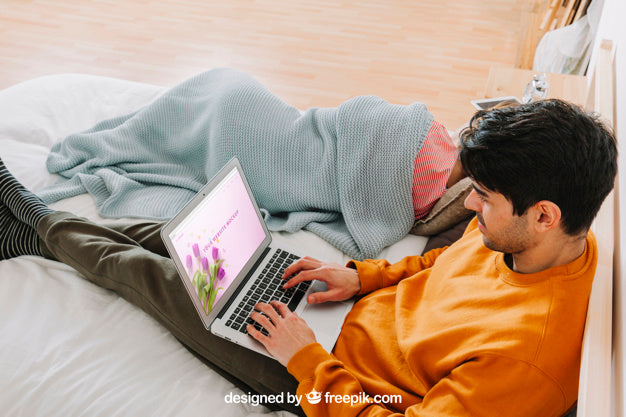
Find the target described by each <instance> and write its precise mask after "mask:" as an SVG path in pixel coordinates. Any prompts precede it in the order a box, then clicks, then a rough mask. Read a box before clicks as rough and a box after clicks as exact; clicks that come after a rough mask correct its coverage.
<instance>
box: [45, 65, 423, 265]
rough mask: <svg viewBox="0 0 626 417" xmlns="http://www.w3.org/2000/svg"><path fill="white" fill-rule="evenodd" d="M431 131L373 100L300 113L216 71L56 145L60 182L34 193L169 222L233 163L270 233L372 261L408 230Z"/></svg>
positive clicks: (417, 116) (53, 162)
mask: <svg viewBox="0 0 626 417" xmlns="http://www.w3.org/2000/svg"><path fill="white" fill-rule="evenodd" d="M431 123H432V115H431V114H430V113H429V112H428V110H427V109H426V106H425V105H423V104H421V103H414V104H411V105H408V106H404V105H394V104H390V103H388V102H386V101H384V100H382V99H380V98H377V97H373V96H366V97H356V98H353V99H350V100H348V101H346V102H344V103H342V104H341V105H339V106H338V107H336V108H311V109H309V110H307V111H305V112H303V113H302V112H300V111H299V110H298V109H296V108H294V107H292V106H289V105H288V104H286V103H284V102H283V101H281V100H280V99H279V98H277V97H276V96H274V95H273V94H272V93H270V92H269V91H268V90H267V89H266V88H265V87H264V86H263V85H262V84H260V83H259V82H258V81H256V80H255V79H253V78H252V77H250V76H248V75H246V74H244V73H242V72H239V71H236V70H233V69H215V70H211V71H207V72H204V73H201V74H199V75H197V76H195V77H193V78H191V79H189V80H187V81H185V82H183V83H181V84H179V85H177V86H175V87H173V88H171V89H169V90H168V91H166V92H165V93H164V94H163V95H161V96H160V97H159V98H157V99H156V100H155V101H154V102H152V103H151V104H149V105H147V106H146V107H144V108H142V109H139V110H138V111H136V112H134V113H131V114H128V115H125V116H121V117H117V118H113V119H109V120H105V121H102V122H100V123H98V124H97V125H96V126H94V127H93V128H91V129H89V130H87V131H85V132H82V133H78V134H73V135H70V136H69V137H67V138H65V140H63V141H62V142H59V143H57V144H56V145H54V147H53V148H52V150H51V153H50V155H49V156H48V159H47V168H48V171H50V172H51V173H58V174H60V175H61V181H60V182H59V183H57V184H54V185H52V186H49V187H47V188H45V189H43V190H40V191H39V192H38V194H39V196H40V197H41V198H42V199H43V200H44V201H46V202H48V203H51V202H54V201H57V200H60V199H63V198H68V197H72V196H75V195H78V194H82V193H86V192H87V193H89V194H91V195H92V196H93V198H94V199H95V202H96V205H97V207H98V211H99V213H100V214H101V215H102V216H104V217H111V218H117V217H140V218H150V219H169V218H171V217H173V216H174V215H175V214H176V213H177V212H178V210H180V209H181V208H182V207H183V206H184V205H185V203H186V202H187V201H189V200H190V199H191V198H192V197H193V196H194V194H195V193H196V192H197V191H198V190H200V188H202V186H203V185H204V184H206V182H208V180H209V179H210V178H211V177H212V176H213V175H214V174H216V173H217V172H218V171H219V169H220V168H221V167H222V166H223V165H224V164H226V162H228V161H229V160H230V159H231V158H232V157H233V156H237V157H238V158H239V160H240V162H241V165H242V167H243V170H244V172H245V174H246V177H247V178H248V181H249V183H250V187H251V189H252V192H253V194H254V196H255V198H256V200H257V203H258V205H259V207H261V208H262V210H263V214H264V216H265V221H266V223H267V225H268V228H269V229H270V230H273V231H289V232H294V231H297V230H300V229H306V230H309V231H311V232H313V233H315V234H317V235H319V236H320V237H322V238H323V239H325V240H326V241H328V242H329V243H331V244H333V245H334V246H336V247H337V248H339V249H340V250H342V251H343V252H344V253H346V254H348V255H349V256H351V257H352V258H354V259H365V258H374V257H376V255H378V254H379V253H380V251H381V250H382V249H383V248H384V247H386V246H388V245H390V244H392V243H395V242H396V241H398V240H400V239H401V238H402V237H404V236H405V235H406V234H407V233H408V232H409V230H410V229H411V226H412V225H413V221H414V218H413V204H412V196H411V187H412V177H413V168H414V163H415V156H416V155H417V152H418V151H419V149H420V147H421V146H422V143H423V142H424V139H425V137H426V134H427V132H428V129H429V128H430V125H431Z"/></svg>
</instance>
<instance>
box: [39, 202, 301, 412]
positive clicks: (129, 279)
mask: <svg viewBox="0 0 626 417" xmlns="http://www.w3.org/2000/svg"><path fill="white" fill-rule="evenodd" d="M162 226H163V223H155V222H146V223H141V224H112V225H108V226H103V225H99V224H96V223H93V222H91V221H88V220H86V219H83V218H79V217H76V216H74V215H72V214H70V213H64V212H55V213H53V214H50V215H48V216H46V217H44V218H43V219H42V220H41V221H40V222H39V225H38V228H37V232H38V234H39V236H40V238H41V240H42V243H43V244H42V248H43V251H44V254H45V256H46V257H48V258H50V259H54V260H57V261H60V262H63V263H64V264H66V265H69V266H71V267H73V268H74V269H76V270H77V271H78V272H80V273H81V274H82V275H83V276H84V277H85V278H86V279H88V280H89V281H91V282H93V283H94V284H96V285H98V286H100V287H104V288H107V289H110V290H113V291H115V292H116V293H117V294H119V295H120V296H121V297H123V298H124V299H126V300H127V301H129V302H131V303H133V304H135V305H136V306H138V307H140V308H141V309H142V310H144V311H145V312H146V313H148V314H149V315H150V316H152V317H153V318H155V319H156V320H157V321H158V322H159V323H161V324H162V325H163V326H165V327H166V328H167V329H168V330H169V331H170V332H171V333H172V334H173V335H174V336H175V337H176V338H177V339H178V340H179V341H180V342H181V343H182V344H183V345H185V346H186V347H187V348H188V349H189V350H191V351H192V352H193V353H194V354H196V356H198V357H199V358H200V359H202V360H203V362H205V363H207V364H208V365H209V366H211V367H212V368H213V369H215V370H216V371H218V372H219V373H220V374H222V375H223V376H225V377H226V378H228V379H229V380H231V381H232V382H233V383H235V384H236V385H238V386H239V387H240V388H241V389H243V390H244V392H248V391H249V390H254V391H256V392H257V393H260V394H272V393H281V392H284V393H285V395H286V393H287V392H291V393H295V391H296V388H297V381H296V380H295V378H293V377H292V376H291V375H290V374H289V373H288V372H287V370H286V369H285V368H284V367H283V366H282V365H280V364H279V363H278V362H277V361H275V360H273V359H270V358H267V357H265V356H263V355H260V354H258V353H256V352H253V351H251V350H248V349H246V348H242V347H240V346H238V345H236V344H234V343H231V342H229V341H226V340H224V339H222V338H219V337H216V336H214V335H213V334H212V333H211V332H210V331H209V330H207V329H205V328H204V326H203V325H202V322H201V321H200V318H199V317H198V313H197V312H196V310H195V309H194V307H193V304H192V302H191V300H190V299H189V295H188V294H187V292H186V291H185V288H184V286H183V283H182V282H181V279H180V278H179V275H178V272H177V271H176V267H175V266H174V262H173V261H172V260H171V259H170V258H169V257H168V253H167V250H166V249H165V246H164V244H163V242H162V241H161V237H160V235H159V232H160V230H161V227H162ZM284 408H286V409H287V410H289V411H291V412H294V413H297V414H302V410H301V409H300V408H295V406H294V405H293V404H284Z"/></svg>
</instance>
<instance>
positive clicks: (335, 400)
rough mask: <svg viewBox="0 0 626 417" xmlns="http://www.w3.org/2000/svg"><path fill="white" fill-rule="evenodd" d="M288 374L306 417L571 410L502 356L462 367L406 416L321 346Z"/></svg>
mask: <svg viewBox="0 0 626 417" xmlns="http://www.w3.org/2000/svg"><path fill="white" fill-rule="evenodd" d="M287 370H288V371H289V372H290V373H291V374H292V375H293V376H294V377H296V379H297V380H298V381H299V383H300V384H299V386H298V389H297V395H298V396H301V397H300V398H302V400H301V403H300V405H301V406H302V409H303V410H304V412H305V414H306V415H307V416H308V417H330V416H343V417H351V416H359V417H366V416H377V417H383V416H397V417H399V416H415V417H435V416H437V417H465V416H467V417H470V416H477V415H478V416H500V415H506V416H510V417H516V416H518V417H523V416H524V417H525V416H531V415H533V416H538V415H540V416H546V417H548V416H552V417H558V416H561V415H563V414H565V412H566V411H567V410H568V408H569V407H571V406H572V404H568V403H567V401H566V400H565V396H564V394H563V391H562V390H561V389H560V387H559V386H558V385H557V384H556V383H555V382H554V381H553V380H552V379H551V378H550V377H549V376H547V375H545V374H544V373H542V372H541V371H540V370H538V369H537V368H535V367H534V366H533V365H532V364H528V363H526V362H523V361H519V360H515V359H511V358H506V357H501V356H498V355H489V354H486V355H484V356H481V357H479V358H475V359H472V360H469V361H467V362H465V363H463V364H461V365H459V366H458V367H457V368H455V369H454V370H453V371H452V372H451V373H450V374H449V375H447V376H446V377H444V378H442V379H441V380H439V381H438V382H437V383H436V384H435V385H434V386H433V387H432V388H431V389H430V390H429V391H428V392H427V393H426V395H425V396H424V397H423V401H422V402H421V403H418V404H414V405H411V406H409V407H407V408H406V409H405V410H404V411H403V412H398V411H397V410H394V409H392V408H391V407H392V406H393V404H390V405H389V406H387V405H385V404H384V403H379V402H376V400H377V399H378V398H377V397H369V396H367V395H365V394H364V392H363V388H362V387H361V385H360V383H359V382H358V380H357V379H356V378H355V377H354V376H353V375H352V374H350V372H349V371H348V370H346V369H345V368H344V367H343V364H342V362H341V361H339V360H338V359H336V358H335V357H334V356H333V355H331V354H329V353H327V352H326V351H325V350H324V349H323V348H322V347H321V346H320V345H319V344H316V343H314V344H310V345H308V346H306V347H304V348H303V349H301V350H300V351H299V352H298V353H297V354H296V355H295V356H294V357H293V358H292V359H291V361H290V362H289V364H288V366H287ZM313 391H315V392H317V393H319V394H321V398H320V400H319V402H316V401H309V400H308V399H307V397H306V395H307V394H309V393H311V392H313Z"/></svg>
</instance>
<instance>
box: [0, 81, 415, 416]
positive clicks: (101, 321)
mask: <svg viewBox="0 0 626 417" xmlns="http://www.w3.org/2000/svg"><path fill="white" fill-rule="evenodd" d="M163 90H164V88H163V87H158V86H153V85H147V84H141V83H134V82H129V81H123V80H116V79H110V78H104V77H95V76H87V75H79V74H63V75H53V76H47V77H42V78H38V79H35V80H31V81H28V82H25V83H21V84H18V85H16V86H13V87H11V88H8V89H6V90H3V91H0V115H1V118H0V156H1V157H2V158H3V160H4V161H5V163H6V165H7V166H8V168H9V169H10V170H11V171H12V172H13V173H14V174H15V176H16V177H17V178H18V179H19V180H20V181H22V182H23V183H24V184H25V185H26V186H28V187H30V188H31V189H33V190H37V189H39V188H41V187H43V186H45V185H47V184H51V183H53V182H54V181H56V178H55V176H53V175H50V174H48V172H47V171H46V169H45V164H44V162H45V159H46V156H47V154H48V151H49V149H50V147H51V146H52V145H53V144H54V143H56V142H58V141H59V140H62V139H63V138H64V137H65V136H66V135H68V134H70V133H73V132H77V131H80V130H84V129H87V128H89V127H91V126H92V125H94V124H95V123H96V122H98V121H100V120H102V119H104V118H108V117H113V116H117V115H121V114H125V113H128V112H130V111H133V110H136V109H137V108H139V107H141V106H143V105H145V104H147V103H149V102H150V101H152V100H154V99H155V98H156V97H157V96H158V95H159V94H160V93H161V92H162V91H163ZM53 207H54V208H56V209H61V210H68V211H72V212H74V213H76V214H78V215H81V216H85V217H88V218H90V219H93V220H96V221H102V220H104V219H102V218H101V217H100V216H98V215H97V213H96V210H95V205H94V203H93V200H92V199H91V197H89V196H88V195H82V196H77V197H74V198H71V199H68V200H63V201H60V202H58V203H55V204H54V205H53ZM122 220H123V219H122ZM274 237H275V238H276V239H281V240H284V241H287V242H288V243H289V244H290V245H292V246H294V247H298V248H301V249H302V251H303V252H304V253H308V254H310V255H311V256H315V257H319V258H323V259H326V260H330V261H334V262H339V263H345V262H346V261H347V260H348V258H347V257H346V256H345V255H344V254H342V253H341V252H340V251H338V250H337V249H335V248H334V247H332V246H331V245H329V244H328V243H326V242H324V241H323V240H321V239H320V238H318V237H317V236H315V235H313V234H312V233H309V232H305V231H301V232H298V233H294V234H282V233H275V234H274ZM426 240H427V239H426V238H424V237H420V236H412V235H410V236H407V237H406V238H405V239H403V240H402V241H400V242H398V243H397V244H395V245H393V246H391V247H389V248H387V249H385V250H384V251H383V253H381V255H380V256H381V257H384V258H386V259H388V260H390V261H397V260H400V259H401V258H402V257H404V256H406V255H410V254H415V253H420V252H421V250H422V249H423V247H424V245H425V244H426ZM231 392H232V393H241V391H240V390H239V389H238V388H236V387H235V386H233V385H232V384H231V383H230V382H228V381H227V380H226V379H224V378H223V377H221V376H220V375H218V374H217V373H216V372H214V371H212V370H211V369H209V368H208V367H206V366H205V365H204V364H203V363H202V362H200V361H199V360H198V359H197V358H195V357H194V356H193V355H192V354H190V353H189V352H188V351H187V350H186V349H185V348H184V347H183V346H182V345H181V344H180V343H179V342H178V341H177V340H176V339H175V338H174V337H173V336H172V335H170V334H169V332H168V331H167V330H165V329H164V328H163V327H161V326H160V325H159V324H158V323H157V322H156V321H154V320H153V319H152V318H150V317H149V316H148V315H147V314H145V313H144V312H143V311H141V310H139V309H138V308H136V307H134V306H133V305H131V304H129V303H127V302H126V301H124V300H123V299H121V298H120V297H118V296H117V295H116V294H114V293H112V292H110V291H108V290H104V289H102V288H99V287H97V286H95V285H93V284H91V283H89V282H87V281H85V280H84V279H82V278H81V277H80V275H79V274H78V273H77V272H76V271H74V270H73V269H72V268H69V267H67V266H65V265H62V264H60V263H58V262H53V261H48V260H45V259H42V258H37V257H32V256H25V257H20V258H17V259H11V260H7V261H0V410H2V413H3V414H4V415H11V416H13V415H15V416H17V415H21V416H39V415H46V416H64V417H65V416H74V415H89V416H118V415H119V416H129V415H130V416H139V415H141V416H144V415H145V416H147V415H159V416H200V415H220V416H243V415H247V416H250V415H265V414H271V415H273V416H287V415H291V414H289V413H287V412H284V411H275V412H270V411H269V410H268V409H267V408H265V407H263V406H252V405H249V404H245V405H244V404H227V403H226V402H225V399H224V398H225V396H226V395H227V394H229V393H231Z"/></svg>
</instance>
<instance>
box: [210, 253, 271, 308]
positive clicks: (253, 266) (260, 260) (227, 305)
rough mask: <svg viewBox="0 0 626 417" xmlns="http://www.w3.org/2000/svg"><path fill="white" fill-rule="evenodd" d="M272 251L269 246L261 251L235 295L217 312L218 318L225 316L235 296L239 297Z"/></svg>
mask: <svg viewBox="0 0 626 417" xmlns="http://www.w3.org/2000/svg"><path fill="white" fill-rule="evenodd" d="M269 251H270V247H269V246H267V247H266V248H265V249H264V250H263V253H261V256H259V258H258V259H257V260H256V262H255V263H254V265H252V268H250V270H249V271H248V273H247V274H246V277H245V278H244V279H242V280H241V283H240V284H239V286H238V287H237V289H236V290H235V292H234V293H233V296H232V297H230V299H229V300H228V301H227V302H226V304H224V305H223V306H222V308H221V309H220V312H219V313H218V314H217V318H218V319H221V318H222V317H224V314H225V313H226V311H227V310H228V309H229V308H230V305H231V304H232V303H233V301H234V300H235V298H237V297H236V296H235V294H239V292H240V291H241V290H242V289H243V287H244V286H245V285H246V283H247V282H248V280H249V279H250V277H251V276H252V274H254V272H255V271H256V270H257V268H258V267H259V265H260V264H261V262H263V260H264V259H265V257H266V256H267V253H268V252H269Z"/></svg>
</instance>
